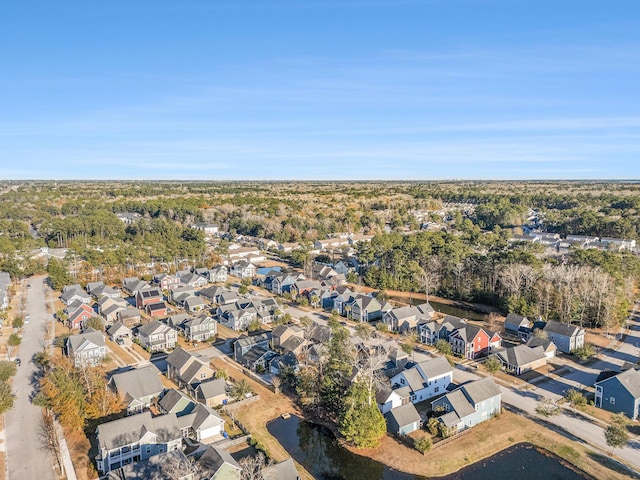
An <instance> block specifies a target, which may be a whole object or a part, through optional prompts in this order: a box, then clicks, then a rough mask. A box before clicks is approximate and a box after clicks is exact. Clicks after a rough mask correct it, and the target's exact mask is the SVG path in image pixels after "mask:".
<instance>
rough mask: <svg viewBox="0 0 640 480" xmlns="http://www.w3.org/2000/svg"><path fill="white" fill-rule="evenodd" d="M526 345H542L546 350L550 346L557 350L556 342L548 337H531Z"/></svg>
mask: <svg viewBox="0 0 640 480" xmlns="http://www.w3.org/2000/svg"><path fill="white" fill-rule="evenodd" d="M525 345H526V346H527V347H532V348H534V347H542V349H543V350H544V351H545V352H546V351H547V350H548V349H549V347H552V349H553V350H556V344H555V343H553V342H552V341H551V340H549V339H548V338H539V337H530V338H529V340H527V343H526V344H525Z"/></svg>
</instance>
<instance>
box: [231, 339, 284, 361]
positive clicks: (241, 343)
mask: <svg viewBox="0 0 640 480" xmlns="http://www.w3.org/2000/svg"><path fill="white" fill-rule="evenodd" d="M271 339H272V334H271V332H264V333H259V334H257V335H250V336H246V337H240V338H238V339H237V340H236V341H235V342H234V344H233V358H234V360H235V361H236V362H238V363H242V359H243V358H244V357H245V356H246V355H247V353H249V351H251V350H252V349H255V348H260V349H263V350H265V351H268V350H269V344H270V343H271ZM274 353H275V352H274Z"/></svg>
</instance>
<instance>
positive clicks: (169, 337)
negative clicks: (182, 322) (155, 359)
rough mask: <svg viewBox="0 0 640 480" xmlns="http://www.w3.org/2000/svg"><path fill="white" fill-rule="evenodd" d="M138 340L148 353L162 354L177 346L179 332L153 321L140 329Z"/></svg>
mask: <svg viewBox="0 0 640 480" xmlns="http://www.w3.org/2000/svg"><path fill="white" fill-rule="evenodd" d="M138 340H139V341H140V345H141V346H142V347H143V348H146V349H147V350H148V351H150V352H160V351H163V350H170V349H172V348H174V347H175V346H176V342H177V341H178V332H177V331H176V330H174V329H173V328H171V327H169V326H168V325H165V324H163V323H160V322H158V321H157V320H152V321H150V322H149V323H147V324H146V325H143V326H141V327H139V328H138Z"/></svg>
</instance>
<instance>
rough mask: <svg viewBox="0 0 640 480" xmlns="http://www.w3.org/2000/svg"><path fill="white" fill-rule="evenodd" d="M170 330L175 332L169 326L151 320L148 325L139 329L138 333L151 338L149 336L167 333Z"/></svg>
mask: <svg viewBox="0 0 640 480" xmlns="http://www.w3.org/2000/svg"><path fill="white" fill-rule="evenodd" d="M163 305H164V304H163ZM169 330H173V329H172V328H171V327H169V326H168V325H165V324H163V323H160V322H159V321H157V320H151V321H150V322H149V323H147V324H146V325H143V326H141V327H140V328H138V333H139V334H140V333H141V334H143V335H146V336H149V335H152V334H154V333H156V332H167V331H169Z"/></svg>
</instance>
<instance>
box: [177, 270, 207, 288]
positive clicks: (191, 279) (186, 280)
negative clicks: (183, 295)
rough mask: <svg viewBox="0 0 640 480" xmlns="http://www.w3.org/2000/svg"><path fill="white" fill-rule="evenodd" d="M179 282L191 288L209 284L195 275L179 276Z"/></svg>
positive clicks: (203, 278) (200, 276)
mask: <svg viewBox="0 0 640 480" xmlns="http://www.w3.org/2000/svg"><path fill="white" fill-rule="evenodd" d="M180 282H181V283H183V284H184V285H188V286H190V287H193V288H202V287H204V286H205V285H206V284H207V283H209V281H208V280H207V279H206V278H205V277H203V276H202V275H198V274H196V273H187V274H186V275H183V276H181V277H180Z"/></svg>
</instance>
